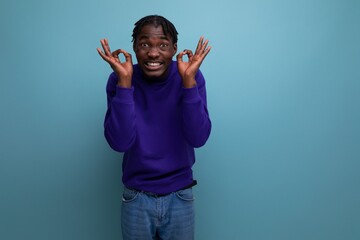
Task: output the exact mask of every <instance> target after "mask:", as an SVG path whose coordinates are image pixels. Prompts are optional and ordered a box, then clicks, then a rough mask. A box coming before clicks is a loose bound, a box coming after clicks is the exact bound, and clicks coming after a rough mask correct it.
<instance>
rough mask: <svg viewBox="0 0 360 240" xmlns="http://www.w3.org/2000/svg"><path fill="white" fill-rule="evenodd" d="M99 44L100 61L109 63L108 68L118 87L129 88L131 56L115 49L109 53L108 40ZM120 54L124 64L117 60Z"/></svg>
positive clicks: (131, 71) (131, 67) (102, 40)
mask: <svg viewBox="0 0 360 240" xmlns="http://www.w3.org/2000/svg"><path fill="white" fill-rule="evenodd" d="M100 42H101V46H102V48H103V50H104V52H103V51H101V49H100V48H97V51H98V53H99V55H100V56H101V57H102V59H104V60H105V61H106V62H107V63H109V65H110V67H111V68H112V69H113V70H114V72H115V73H116V75H117V76H118V79H119V80H118V85H119V86H120V87H125V88H131V79H132V74H133V63H132V58H131V54H130V53H128V52H126V51H125V50H123V49H117V50H115V51H114V52H112V53H111V51H110V46H109V42H108V40H107V39H101V40H100ZM121 53H122V54H123V55H124V56H125V62H121V61H120V59H119V54H121Z"/></svg>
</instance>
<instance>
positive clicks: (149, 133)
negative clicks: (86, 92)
mask: <svg viewBox="0 0 360 240" xmlns="http://www.w3.org/2000/svg"><path fill="white" fill-rule="evenodd" d="M177 34H178V33H177V31H176V28H175V27H174V25H173V24H172V23H171V22H170V21H168V20H167V19H166V18H164V17H162V16H158V15H151V16H146V17H144V18H142V19H140V20H139V21H138V22H136V23H135V28H134V30H133V35H132V37H133V49H134V52H135V54H136V59H137V62H138V63H137V64H135V65H133V63H132V57H131V55H130V54H129V53H128V52H126V51H125V50H123V49H118V50H115V51H113V52H111V51H110V47H109V43H108V41H107V39H102V40H101V45H102V48H103V50H101V49H100V48H98V49H97V50H98V53H99V54H100V56H101V57H102V58H103V59H104V60H105V61H106V62H107V63H109V65H110V66H111V68H112V69H113V71H114V72H113V73H112V74H111V75H110V77H109V80H108V84H107V88H106V91H107V103H108V110H107V112H106V116H105V122H104V127H105V137H106V140H107V141H108V143H109V145H110V146H111V147H112V148H113V149H114V150H116V151H119V152H124V157H123V183H124V186H125V187H124V193H123V203H122V232H123V239H125V240H127V239H171V240H176V239H179V240H189V239H193V238H194V205H193V204H194V203H193V199H194V198H193V194H192V187H193V186H194V185H195V184H196V181H195V180H194V179H193V175H192V170H191V168H192V166H193V164H194V162H195V153H194V148H197V147H201V146H202V145H204V144H205V142H206V141H207V139H208V137H209V135H210V130H211V122H210V119H209V115H208V110H207V106H206V90H205V80H204V77H203V75H202V74H201V72H200V70H199V67H200V65H201V63H202V62H203V60H204V59H205V57H206V55H207V54H208V53H209V52H210V49H211V47H210V46H208V40H204V38H203V37H201V38H200V40H199V42H198V45H197V48H196V51H195V53H194V54H193V53H192V51H191V50H184V51H182V52H180V53H179V54H178V55H177V57H176V59H177V61H173V60H172V59H173V57H174V55H175V54H176V52H177ZM119 54H123V55H124V56H125V61H120V59H119V57H118V56H119ZM184 55H187V57H188V61H184V60H183V56H184Z"/></svg>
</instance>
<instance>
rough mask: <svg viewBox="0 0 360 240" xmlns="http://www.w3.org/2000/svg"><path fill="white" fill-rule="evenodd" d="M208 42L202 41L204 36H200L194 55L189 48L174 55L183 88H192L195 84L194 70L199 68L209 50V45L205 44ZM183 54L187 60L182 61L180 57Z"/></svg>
mask: <svg viewBox="0 0 360 240" xmlns="http://www.w3.org/2000/svg"><path fill="white" fill-rule="evenodd" d="M208 43H209V40H205V41H204V37H201V38H200V40H199V42H198V45H197V47H196V51H195V55H193V53H192V51H191V50H184V51H182V52H180V53H179V54H178V55H177V56H176V59H177V63H178V69H179V73H180V76H181V78H182V80H183V86H184V87H185V88H192V87H194V86H195V85H196V80H195V75H196V72H197V71H198V70H199V68H200V65H201V63H202V62H203V61H204V59H205V57H206V55H207V54H208V53H209V52H210V50H211V47H210V46H209V47H208V46H207V45H208ZM184 55H187V56H188V59H189V60H188V62H184V61H183V59H182V58H183V56H184Z"/></svg>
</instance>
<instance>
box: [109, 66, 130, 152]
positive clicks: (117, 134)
mask: <svg viewBox="0 0 360 240" xmlns="http://www.w3.org/2000/svg"><path fill="white" fill-rule="evenodd" d="M106 94H107V106H108V108H107V111H106V115H105V121H104V135H105V138H106V140H107V142H108V144H109V145H110V147H111V148H112V149H114V150H115V151H118V152H125V151H127V150H128V149H129V148H130V147H131V146H132V144H133V143H134V141H135V138H136V134H135V108H134V106H135V104H134V87H132V88H121V87H119V86H117V78H116V75H115V74H114V73H112V74H111V75H110V77H109V80H108V84H107V86H106Z"/></svg>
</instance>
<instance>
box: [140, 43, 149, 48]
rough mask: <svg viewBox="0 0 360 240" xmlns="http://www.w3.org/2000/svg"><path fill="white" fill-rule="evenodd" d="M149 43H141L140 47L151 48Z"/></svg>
mask: <svg viewBox="0 0 360 240" xmlns="http://www.w3.org/2000/svg"><path fill="white" fill-rule="evenodd" d="M149 46H150V45H149V44H148V43H140V47H141V48H149Z"/></svg>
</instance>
